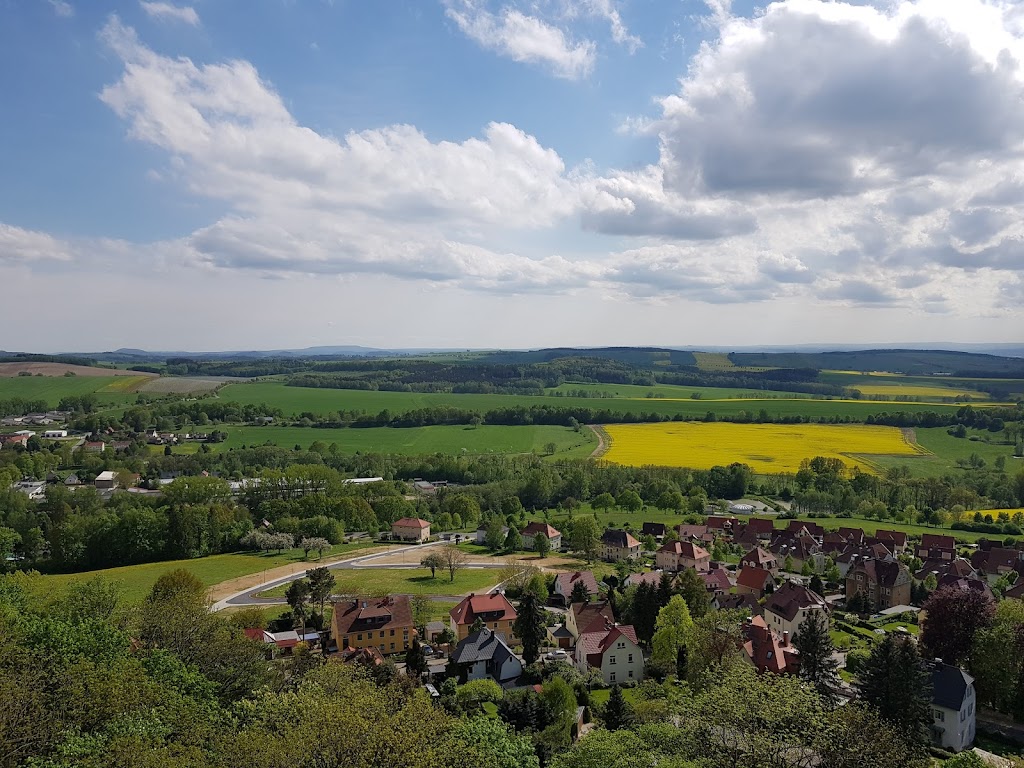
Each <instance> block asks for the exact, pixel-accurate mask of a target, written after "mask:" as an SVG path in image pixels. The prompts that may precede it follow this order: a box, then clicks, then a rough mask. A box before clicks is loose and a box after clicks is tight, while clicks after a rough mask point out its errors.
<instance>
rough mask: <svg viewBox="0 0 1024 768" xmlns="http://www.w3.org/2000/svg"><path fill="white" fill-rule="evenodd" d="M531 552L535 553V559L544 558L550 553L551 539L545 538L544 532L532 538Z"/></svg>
mask: <svg viewBox="0 0 1024 768" xmlns="http://www.w3.org/2000/svg"><path fill="white" fill-rule="evenodd" d="M533 551H534V552H536V553H537V557H540V558H545V557H547V556H548V553H549V552H550V551H551V539H549V538H548V537H547V534H546V533H544V532H540V533H538V534H537V535H536V536H534V537H533Z"/></svg>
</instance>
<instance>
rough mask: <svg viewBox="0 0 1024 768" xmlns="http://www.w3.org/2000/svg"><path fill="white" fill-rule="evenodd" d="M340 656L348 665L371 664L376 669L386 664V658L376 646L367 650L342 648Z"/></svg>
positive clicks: (339, 652)
mask: <svg viewBox="0 0 1024 768" xmlns="http://www.w3.org/2000/svg"><path fill="white" fill-rule="evenodd" d="M338 656H339V657H340V658H341V660H342V661H343V662H345V663H346V664H351V663H357V664H369V665H370V666H373V667H376V666H379V665H381V664H383V663H384V656H383V655H381V652H380V651H378V650H377V646H375V645H370V646H367V647H366V648H342V649H341V650H340V651H338Z"/></svg>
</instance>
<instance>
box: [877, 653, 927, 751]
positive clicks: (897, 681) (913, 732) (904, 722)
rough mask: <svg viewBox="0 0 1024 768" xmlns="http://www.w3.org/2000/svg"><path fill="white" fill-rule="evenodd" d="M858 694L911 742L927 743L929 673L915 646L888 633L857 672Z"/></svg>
mask: <svg viewBox="0 0 1024 768" xmlns="http://www.w3.org/2000/svg"><path fill="white" fill-rule="evenodd" d="M860 682H861V695H862V697H863V700H864V702H865V703H867V704H868V705H869V706H871V707H872V708H873V709H874V710H875V711H876V712H877V713H878V714H879V716H880V717H882V718H883V719H884V720H887V721H888V722H890V723H891V724H893V725H894V726H896V727H898V728H899V729H901V730H902V731H903V733H904V735H905V737H906V738H907V740H908V741H909V742H911V743H913V744H927V743H928V741H929V729H930V727H931V721H932V717H931V714H932V713H931V689H932V683H931V675H930V674H929V672H928V669H927V668H926V667H925V665H924V662H923V660H922V659H921V656H920V654H919V653H918V651H917V646H916V645H915V644H914V643H913V642H911V641H910V640H909V639H904V638H898V637H897V636H896V635H894V634H892V633H890V634H887V635H886V636H885V638H883V639H882V640H881V642H879V643H876V644H875V645H874V646H873V647H872V649H871V654H870V656H869V657H868V658H867V660H866V661H865V663H864V668H863V670H862V671H861V674H860Z"/></svg>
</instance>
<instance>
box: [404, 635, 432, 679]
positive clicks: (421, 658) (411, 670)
mask: <svg viewBox="0 0 1024 768" xmlns="http://www.w3.org/2000/svg"><path fill="white" fill-rule="evenodd" d="M428 669H429V667H428V666H427V654H426V653H424V652H423V646H422V645H420V641H419V638H418V637H414V638H413V639H412V645H410V646H409V650H407V651H406V652H405V674H407V675H408V676H409V677H411V678H413V679H414V680H419V679H420V678H421V677H423V675H425V674H426V673H427V671H428Z"/></svg>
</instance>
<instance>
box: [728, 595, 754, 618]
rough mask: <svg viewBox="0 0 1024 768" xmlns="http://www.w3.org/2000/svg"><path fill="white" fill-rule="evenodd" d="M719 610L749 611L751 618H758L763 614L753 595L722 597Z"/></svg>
mask: <svg viewBox="0 0 1024 768" xmlns="http://www.w3.org/2000/svg"><path fill="white" fill-rule="evenodd" d="M718 610H720V611H738V610H746V611H749V613H750V615H751V616H757V615H758V614H759V613H760V612H761V606H760V604H759V603H758V602H757V598H756V597H754V596H753V595H751V594H743V595H721V596H720V597H719V598H718Z"/></svg>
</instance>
